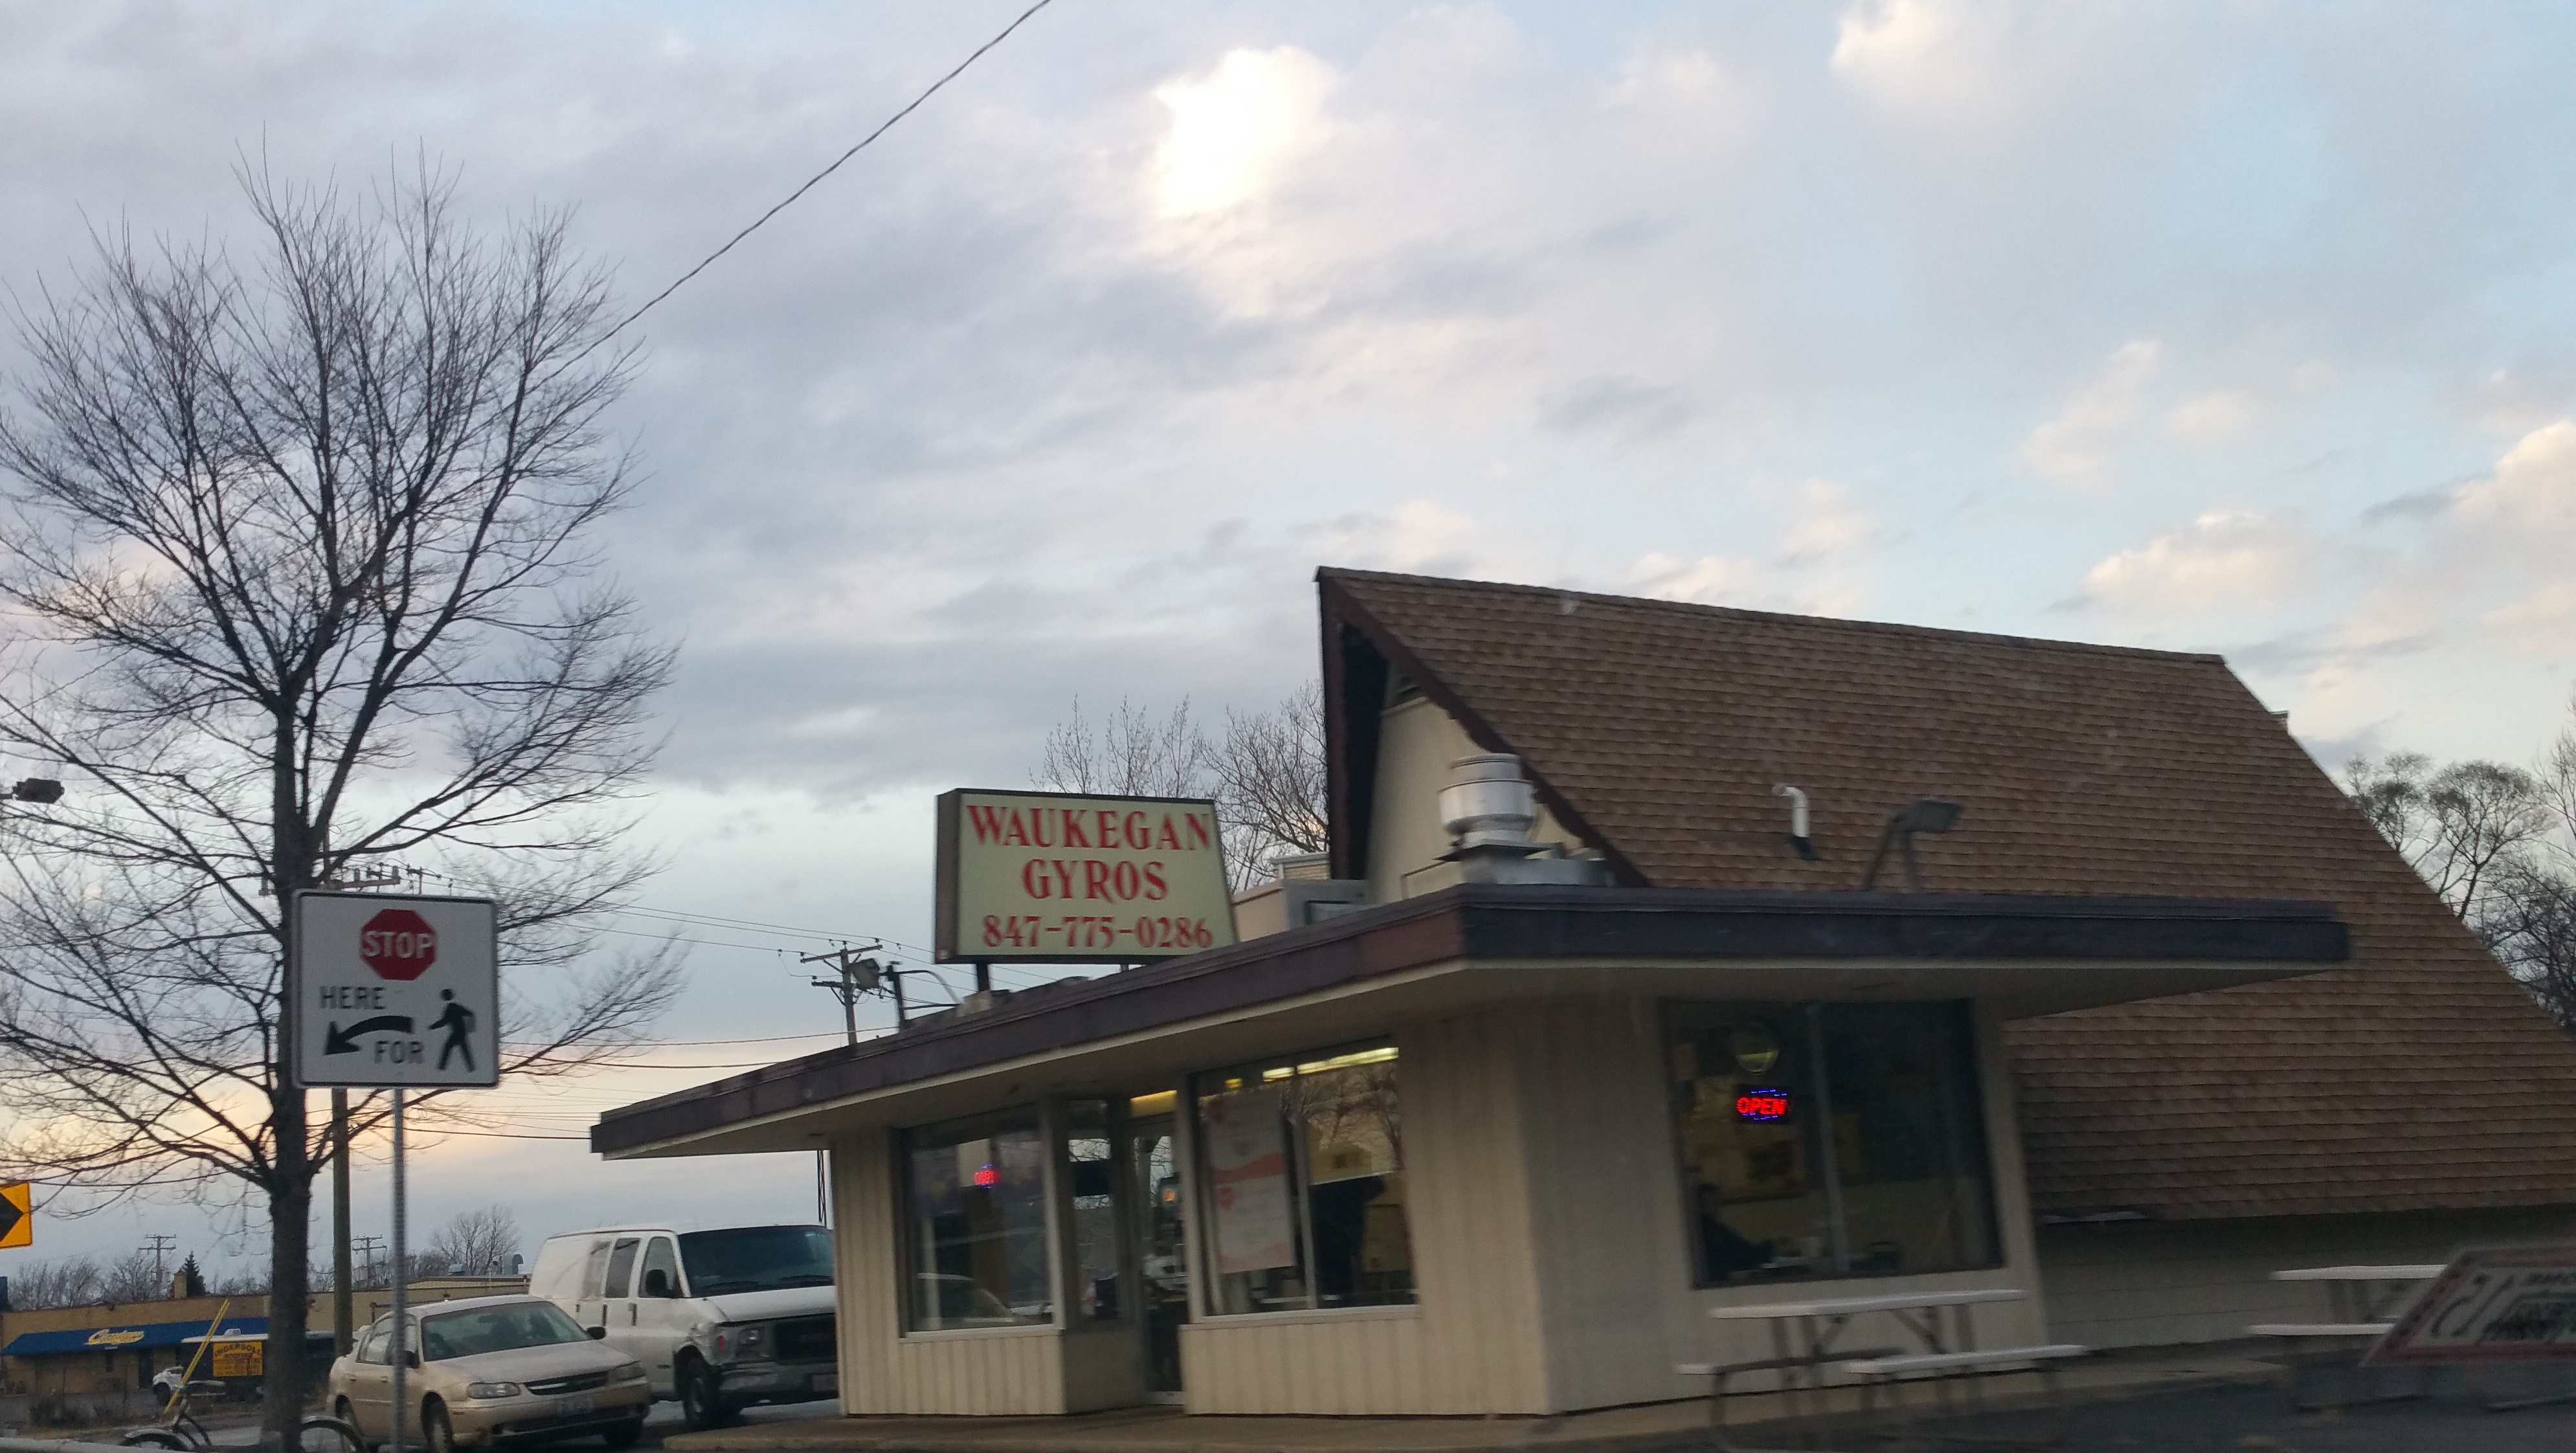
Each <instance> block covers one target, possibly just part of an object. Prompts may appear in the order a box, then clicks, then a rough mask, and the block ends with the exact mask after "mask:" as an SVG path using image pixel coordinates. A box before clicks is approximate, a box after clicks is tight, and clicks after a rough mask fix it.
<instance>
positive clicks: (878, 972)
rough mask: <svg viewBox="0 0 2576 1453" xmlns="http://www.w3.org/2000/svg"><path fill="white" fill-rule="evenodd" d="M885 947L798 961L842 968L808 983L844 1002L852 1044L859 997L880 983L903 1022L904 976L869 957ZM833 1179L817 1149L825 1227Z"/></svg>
mask: <svg viewBox="0 0 2576 1453" xmlns="http://www.w3.org/2000/svg"><path fill="white" fill-rule="evenodd" d="M884 947H885V945H884V944H883V943H872V944H869V945H868V946H867V947H866V948H863V949H860V948H851V947H850V946H849V945H847V944H843V945H842V946H841V947H839V948H836V949H834V950H832V951H831V952H830V953H820V954H802V955H799V956H798V957H797V960H796V961H797V962H798V963H800V964H830V965H831V966H832V967H834V968H835V969H838V970H840V977H838V978H833V979H808V980H806V982H807V983H809V984H812V985H813V986H814V987H815V988H817V989H829V990H831V991H832V997H833V998H835V999H838V1000H840V1001H841V1022H842V1024H843V1025H845V1026H847V1028H848V1030H849V1035H850V1043H852V1044H857V1043H858V1042H859V996H860V995H861V994H870V993H874V992H875V991H876V988H877V986H878V984H879V983H881V982H883V983H892V984H893V985H894V1022H895V1024H896V1026H897V1027H898V1028H900V1027H901V1026H902V1024H903V976H902V975H901V974H900V973H896V972H892V971H889V970H888V969H887V968H886V967H885V965H883V964H880V963H878V962H877V961H876V960H874V959H872V958H868V957H867V955H868V954H871V953H874V952H876V951H877V950H879V949H882V948H884ZM831 1180H832V1175H831V1171H830V1169H829V1168H828V1163H827V1161H826V1160H825V1158H824V1153H823V1152H822V1151H819V1150H818V1151H816V1152H814V1219H815V1220H816V1221H819V1222H821V1223H822V1224H824V1225H826V1226H828V1225H830V1224H832V1198H831V1190H830V1187H831Z"/></svg>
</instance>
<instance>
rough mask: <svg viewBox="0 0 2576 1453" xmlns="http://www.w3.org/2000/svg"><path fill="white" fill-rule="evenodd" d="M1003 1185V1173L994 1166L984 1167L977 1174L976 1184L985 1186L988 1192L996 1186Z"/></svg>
mask: <svg viewBox="0 0 2576 1453" xmlns="http://www.w3.org/2000/svg"><path fill="white" fill-rule="evenodd" d="M1001 1183H1002V1173H1001V1172H1000V1171H999V1170H997V1169H995V1168H993V1167H992V1166H989V1165H988V1166H984V1167H982V1168H981V1169H979V1170H977V1171H976V1172H975V1184H977V1185H979V1186H983V1187H985V1188H986V1189H988V1190H989V1189H991V1188H992V1187H994V1186H998V1185H1000V1184H1001Z"/></svg>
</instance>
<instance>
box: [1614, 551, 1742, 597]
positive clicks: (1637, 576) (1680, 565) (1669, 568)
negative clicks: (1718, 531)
mask: <svg viewBox="0 0 2576 1453" xmlns="http://www.w3.org/2000/svg"><path fill="white" fill-rule="evenodd" d="M1762 583H1763V574H1762V567H1761V566H1759V565H1757V564H1755V563H1753V562H1752V561H1750V560H1729V559H1727V558H1725V557H1724V556H1721V555H1702V556H1701V557H1699V558H1698V559H1697V560H1689V561H1685V560H1681V559H1678V558H1676V557H1674V556H1671V555H1667V554H1665V553H1664V552H1662V551H1660V550H1657V551H1654V552H1653V553H1651V554H1646V555H1641V556H1639V557H1637V562H1636V563H1635V564H1633V565H1631V566H1629V567H1628V579H1627V584H1626V588H1627V589H1629V590H1632V591H1635V592H1636V593H1638V594H1639V595H1651V596H1655V597H1657V598H1658V599H1662V600H1687V601H1695V602H1697V603H1698V604H1701V605H1743V604H1745V603H1747V602H1748V601H1749V600H1750V599H1751V598H1752V597H1753V596H1754V595H1755V594H1757V593H1758V592H1759V591H1760V589H1761V587H1762Z"/></svg>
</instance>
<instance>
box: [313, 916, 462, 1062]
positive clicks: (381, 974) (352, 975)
mask: <svg viewBox="0 0 2576 1453" xmlns="http://www.w3.org/2000/svg"><path fill="white" fill-rule="evenodd" d="M495 929H496V914H495V911H494V908H493V905H492V900H490V899H488V898H428V897H415V896H398V895H395V894H390V893H346V892H324V891H313V892H305V893H298V894H296V895H295V912H294V919H293V926H292V927H291V928H290V930H289V934H288V942H287V976H286V977H287V1015H288V1018H289V1020H290V1021H291V1026H292V1027H291V1028H290V1029H289V1031H288V1033H289V1037H290V1039H291V1040H292V1041H293V1043H294V1045H295V1078H296V1081H297V1083H299V1084H304V1085H316V1086H320V1085H329V1086H348V1087H351V1088H361V1087H363V1088H369V1089H446V1088H451V1087H457V1086H467V1085H491V1084H497V1083H498V1082H499V1080H500V1073H501V1067H500V1065H499V1064H498V1063H497V1061H498V1060H499V1058H500V1052H501V1025H500V1018H501V1004H500V977H499V969H498V956H499V946H498V944H497V942H496V931H495Z"/></svg>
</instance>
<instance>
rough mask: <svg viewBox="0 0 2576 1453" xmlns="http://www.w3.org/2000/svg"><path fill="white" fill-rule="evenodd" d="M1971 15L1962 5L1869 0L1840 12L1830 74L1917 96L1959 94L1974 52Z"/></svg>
mask: <svg viewBox="0 0 2576 1453" xmlns="http://www.w3.org/2000/svg"><path fill="white" fill-rule="evenodd" d="M1974 20H1975V12H1974V11H1973V10H1972V9H1971V8H1970V7H1969V6H1968V5H1966V4H1964V3H1962V0H1871V3H1867V4H1862V5H1855V6H1853V7H1852V8H1851V9H1850V10H1847V11H1845V12H1844V13H1843V19H1842V24H1841V25H1840V27H1838V28H1837V30H1836V32H1835V36H1834V58H1833V67H1834V70H1835V72H1836V73H1838V74H1840V75H1843V76H1845V77H1848V78H1850V79H1852V80H1856V81H1859V82H1862V83H1864V84H1866V85H1869V86H1872V87H1875V88H1879V89H1882V90H1888V91H1894V92H1898V93H1901V94H1909V95H1915V96H1922V95H1925V94H1926V93H1938V94H1965V93H1967V92H1969V91H1970V90H1972V89H1973V88H1974V87H1975V85H1976V82H1977V77H1976V76H1975V75H1974V74H1969V73H1967V72H1968V71H1969V69H1970V67H1969V66H1968V65H1967V64H1965V63H1966V62H1967V61H1968V60H1969V59H1970V58H1969V57H1968V56H1965V55H1962V54H1961V52H1962V51H1963V50H1973V49H1976V48H1977V42H1978V39H1979V37H1978V34H1977V32H1976V30H1975V28H1974V25H1973V22H1974Z"/></svg>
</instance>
